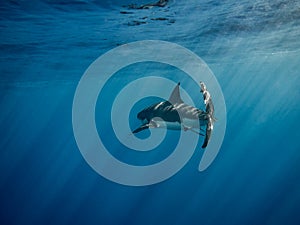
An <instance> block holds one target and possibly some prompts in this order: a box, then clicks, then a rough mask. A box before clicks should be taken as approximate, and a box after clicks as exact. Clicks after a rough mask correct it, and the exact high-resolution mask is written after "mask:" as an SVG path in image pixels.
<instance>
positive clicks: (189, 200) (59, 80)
mask: <svg viewBox="0 0 300 225" xmlns="http://www.w3.org/2000/svg"><path fill="white" fill-rule="evenodd" d="M66 2H67V3H68V4H66ZM130 3H133V2H131V1H129V0H126V1H108V0H105V1H59V0H55V1H46V0H45V1H41V0H40V1H38V0H34V1H4V2H1V3H0V35H1V36H0V44H1V46H0V57H1V60H0V69H1V76H0V106H1V110H0V124H1V139H0V149H1V151H0V171H1V176H0V202H1V210H0V223H1V224H145V225H148V224H197V225H199V224H203V225H208V224H237V225H240V224H264V225H266V224H270V225H273V224H299V223H300V216H299V208H300V191H299V190H300V173H299V171H300V153H299V150H300V144H299V140H300V132H299V125H300V123H299V115H300V104H299V100H300V91H299V90H300V88H299V87H300V86H299V83H300V75H299V71H300V63H299V62H300V41H299V36H300V3H299V2H298V1H287V0H286V1H279V0H275V1H267V0H265V1H263V0H261V1H229V0H228V1H208V0H206V1H196V0H188V1H179V0H176V1H175V0H173V1H169V3H168V5H167V6H166V7H163V8H159V7H154V8H152V9H145V10H134V9H128V7H123V5H125V6H126V5H128V4H130ZM142 3H147V1H139V3H137V4H142ZM145 39H152V40H164V41H169V42H174V43H177V44H180V45H182V46H184V47H186V48H188V49H190V50H191V51H193V52H195V53H196V54H197V55H199V56H200V57H201V58H202V59H203V60H205V62H206V63H207V64H208V65H209V67H210V68H211V70H212V71H213V73H214V74H215V76H216V78H217V79H218V81H219V83H220V86H221V88H222V90H223V94H224V97H225V101H226V107H227V129H226V136H225V139H224V142H223V145H222V148H221V149H220V152H219V155H218V156H217V158H216V160H215V161H214V162H213V164H212V165H211V166H210V167H209V168H208V169H207V170H205V171H204V172H201V173H200V172H199V171H198V170H197V168H198V163H199V160H200V158H201V156H202V154H203V150H202V149H201V148H199V149H197V150H196V151H195V153H194V155H193V157H192V159H191V160H190V161H189V162H188V163H187V164H186V166H185V167H184V168H183V169H182V170H181V171H180V172H179V173H177V174H176V175H175V176H173V177H172V178H170V179H168V180H167V181H164V182H162V183H159V184H155V185H152V186H146V187H127V186H122V185H119V184H115V183H113V182H110V181H108V180H106V179H104V178H102V177H101V176H99V175H98V174H97V173H96V172H94V171H93V170H92V169H91V168H90V167H89V165H88V164H87V163H86V162H85V160H84V159H83V158H82V156H81V154H80V152H79V150H78V147H77V145H76V142H75V139H74V136H73V130H72V101H73V97H74V92H75V89H76V86H77V84H78V82H79V80H80V78H81V76H82V74H83V73H84V71H85V70H86V69H87V67H88V66H89V65H90V64H91V63H92V62H93V61H94V60H95V59H96V58H97V57H99V56H100V55H101V54H103V53H105V52H106V51H108V50H110V49H113V48H114V47H116V46H119V45H121V44H126V43H129V42H132V41H138V40H145ZM153 71H154V72H153ZM172 71H173V72H174V71H175V70H174V69H172V68H165V67H163V66H161V65H156V66H153V65H152V64H145V65H136V66H132V67H128V68H127V69H126V68H125V69H124V71H120V73H121V74H122V73H123V74H122V76H119V77H118V76H117V77H116V80H115V81H114V80H111V81H110V82H111V84H112V85H111V87H114V88H115V89H112V90H110V91H112V93H117V92H118V88H120V86H122V84H123V83H124V84H125V83H127V82H129V81H132V80H134V79H138V78H140V77H142V76H144V75H147V74H149V75H155V74H154V73H157V72H160V73H161V74H160V76H164V77H167V78H170V79H173V80H177V79H180V81H181V82H182V84H184V83H185V82H186V84H187V83H188V79H187V78H184V76H183V75H182V74H180V73H174V74H176V75H174V76H173V75H172ZM175 72H176V71H175ZM125 75H126V76H125ZM176 82H177V81H176ZM114 85H115V86H114ZM151 85H155V84H151ZM148 100H149V99H148ZM111 101H112V99H108V100H107V102H106V103H105V101H101V102H98V103H97V109H96V110H97V112H99V114H101V112H100V111H101V109H102V107H103V110H104V111H105V110H108V109H107V108H106V104H107V105H108V106H109V105H110V104H111ZM145 103H146V100H145V101H144V103H143V102H140V105H143V104H145ZM199 104H200V103H199ZM136 110H137V109H136ZM132 119H134V117H132ZM96 120H97V121H98V120H99V118H96ZM108 122H109V121H108ZM130 123H132V124H133V125H136V124H138V123H135V122H132V121H131V122H130ZM104 125H105V124H104ZM107 126H110V125H107ZM109 132H111V130H110V131H109ZM100 133H101V132H100ZM109 134H110V133H109ZM105 142H106V144H107V145H110V146H113V147H114V148H113V149H112V154H114V155H115V156H117V157H119V158H120V159H121V160H124V161H126V160H127V161H129V162H130V163H137V164H138V163H142V164H143V163H144V164H145V163H146V164H147V163H153V162H155V161H157V160H161V159H163V158H165V157H167V156H168V155H169V154H170V153H171V151H172V148H171V147H173V146H174V143H173V142H172V139H170V138H169V139H167V140H166V142H164V146H170V148H168V147H165V148H164V149H165V151H160V152H157V153H151V152H150V153H149V155H147V157H145V155H143V157H141V156H140V155H139V154H138V153H135V154H133V153H131V152H128V153H124V152H126V151H128V149H126V148H123V147H122V146H121V145H120V144H119V143H117V142H116V141H115V136H114V135H113V134H112V136H109V135H106V139H105ZM141 160H144V161H141Z"/></svg>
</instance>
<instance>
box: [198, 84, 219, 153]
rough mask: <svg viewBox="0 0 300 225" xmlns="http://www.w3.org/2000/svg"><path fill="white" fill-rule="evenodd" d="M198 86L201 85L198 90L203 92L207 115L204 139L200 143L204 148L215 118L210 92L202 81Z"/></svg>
mask: <svg viewBox="0 0 300 225" xmlns="http://www.w3.org/2000/svg"><path fill="white" fill-rule="evenodd" d="M200 87H201V89H200V92H201V93H202V94H203V100H204V104H205V112H206V113H207V116H208V120H207V125H206V132H205V139H204V143H203V145H202V148H206V146H207V144H208V142H209V140H210V137H211V134H212V131H213V128H214V126H213V123H214V122H215V121H216V119H215V118H214V112H215V109H214V104H213V102H212V99H211V96H210V93H209V92H208V90H207V88H206V85H205V84H204V83H203V82H200Z"/></svg>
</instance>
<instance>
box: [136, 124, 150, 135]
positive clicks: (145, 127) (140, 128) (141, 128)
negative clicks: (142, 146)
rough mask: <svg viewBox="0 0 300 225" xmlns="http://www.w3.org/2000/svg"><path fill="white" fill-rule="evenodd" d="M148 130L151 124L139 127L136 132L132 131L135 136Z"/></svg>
mask: <svg viewBox="0 0 300 225" xmlns="http://www.w3.org/2000/svg"><path fill="white" fill-rule="evenodd" d="M148 128H149V123H147V124H144V125H142V126H140V127H138V128H137V129H135V130H134V131H132V133H133V134H136V133H138V132H140V131H142V130H146V129H148Z"/></svg>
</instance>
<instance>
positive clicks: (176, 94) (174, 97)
mask: <svg viewBox="0 0 300 225" xmlns="http://www.w3.org/2000/svg"><path fill="white" fill-rule="evenodd" d="M179 86H180V82H179V83H178V84H177V85H176V87H175V88H174V90H173V91H172V94H171V96H170V98H169V100H168V101H169V102H170V103H171V104H175V103H183V101H182V99H181V97H180V91H179Z"/></svg>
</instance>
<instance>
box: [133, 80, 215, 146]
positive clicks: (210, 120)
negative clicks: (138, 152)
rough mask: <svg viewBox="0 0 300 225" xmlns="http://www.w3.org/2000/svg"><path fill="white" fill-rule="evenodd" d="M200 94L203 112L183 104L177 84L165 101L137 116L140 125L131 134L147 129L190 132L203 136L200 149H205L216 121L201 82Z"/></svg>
mask: <svg viewBox="0 0 300 225" xmlns="http://www.w3.org/2000/svg"><path fill="white" fill-rule="evenodd" d="M200 93H202V95H203V100H204V105H205V109H204V110H201V109H198V108H196V107H194V106H191V105H188V104H186V103H184V101H183V100H182V98H181V96H180V82H179V83H178V84H177V85H176V86H175V88H174V89H173V91H172V93H171V95H170V97H169V99H168V100H167V101H161V102H157V103H155V104H152V105H150V106H148V107H146V108H144V109H143V110H141V111H140V112H139V113H138V114H137V119H139V120H140V121H141V122H142V125H141V126H139V127H138V128H137V129H135V130H134V131H132V133H133V134H135V133H139V132H141V131H143V130H146V129H149V128H166V129H170V130H184V131H192V132H194V133H196V134H198V135H201V136H205V138H204V142H203V144H202V148H203V149H205V148H206V147H207V145H208V143H209V141H210V138H211V135H212V131H213V124H214V122H215V121H216V119H215V117H214V111H215V110H214V105H213V101H212V98H211V95H210V93H209V91H208V90H207V87H206V85H205V84H204V82H202V81H201V82H200ZM201 132H205V133H204V134H203V133H201Z"/></svg>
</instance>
